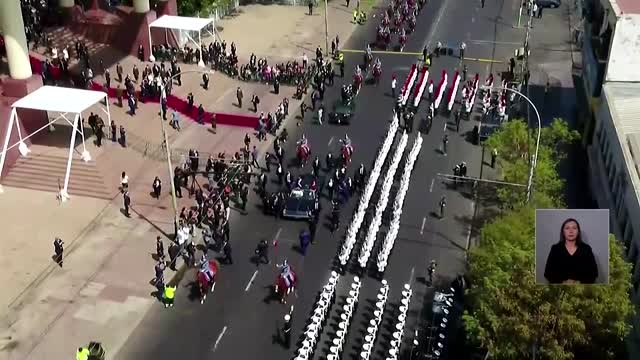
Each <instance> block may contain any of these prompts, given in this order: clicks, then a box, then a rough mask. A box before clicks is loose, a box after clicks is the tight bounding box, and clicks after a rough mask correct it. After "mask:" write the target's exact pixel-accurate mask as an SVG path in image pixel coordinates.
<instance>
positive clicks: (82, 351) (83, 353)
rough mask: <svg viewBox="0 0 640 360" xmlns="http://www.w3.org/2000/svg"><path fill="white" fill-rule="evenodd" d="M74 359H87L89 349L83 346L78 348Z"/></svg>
mask: <svg viewBox="0 0 640 360" xmlns="http://www.w3.org/2000/svg"><path fill="white" fill-rule="evenodd" d="M76 360H89V349H87V348H84V347H81V348H78V351H77V352H76Z"/></svg>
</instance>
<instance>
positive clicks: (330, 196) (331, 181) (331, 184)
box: [327, 177, 335, 200]
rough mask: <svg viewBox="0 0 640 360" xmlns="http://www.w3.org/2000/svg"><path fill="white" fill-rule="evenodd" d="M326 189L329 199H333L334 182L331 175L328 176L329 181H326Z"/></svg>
mask: <svg viewBox="0 0 640 360" xmlns="http://www.w3.org/2000/svg"><path fill="white" fill-rule="evenodd" d="M327 190H328V192H329V200H333V193H334V190H335V183H334V181H333V177H331V178H329V182H328V183H327Z"/></svg>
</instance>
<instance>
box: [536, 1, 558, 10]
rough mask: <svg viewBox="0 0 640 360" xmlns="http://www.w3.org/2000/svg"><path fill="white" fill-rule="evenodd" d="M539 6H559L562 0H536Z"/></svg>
mask: <svg viewBox="0 0 640 360" xmlns="http://www.w3.org/2000/svg"><path fill="white" fill-rule="evenodd" d="M536 3H537V4H538V6H540V7H543V8H554V9H555V8H559V7H560V4H561V3H562V2H561V0H536Z"/></svg>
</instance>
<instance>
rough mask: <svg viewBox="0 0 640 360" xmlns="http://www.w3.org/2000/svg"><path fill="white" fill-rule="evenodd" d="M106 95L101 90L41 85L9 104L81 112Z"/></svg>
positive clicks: (19, 106)
mask: <svg viewBox="0 0 640 360" xmlns="http://www.w3.org/2000/svg"><path fill="white" fill-rule="evenodd" d="M106 96H107V94H106V93H104V92H101V91H91V90H81V89H72V88H65V87H57V86H43V87H41V88H39V89H38V90H36V91H34V92H32V93H30V94H29V95H27V96H25V97H23V98H22V99H20V100H18V101H16V102H14V103H13V105H11V106H12V107H14V108H23V109H35V110H44V111H56V112H61V113H81V112H83V111H84V110H86V109H88V108H89V107H91V106H92V105H93V104H95V103H97V102H99V101H101V100H102V99H104V98H105V97H106Z"/></svg>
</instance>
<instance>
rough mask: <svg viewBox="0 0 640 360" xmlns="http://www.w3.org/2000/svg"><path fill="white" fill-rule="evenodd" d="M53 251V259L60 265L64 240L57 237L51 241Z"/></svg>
mask: <svg viewBox="0 0 640 360" xmlns="http://www.w3.org/2000/svg"><path fill="white" fill-rule="evenodd" d="M53 252H54V254H55V257H54V260H55V262H56V264H58V266H60V267H62V254H63V253H64V241H62V239H60V238H59V237H57V238H56V239H55V240H54V241H53Z"/></svg>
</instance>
